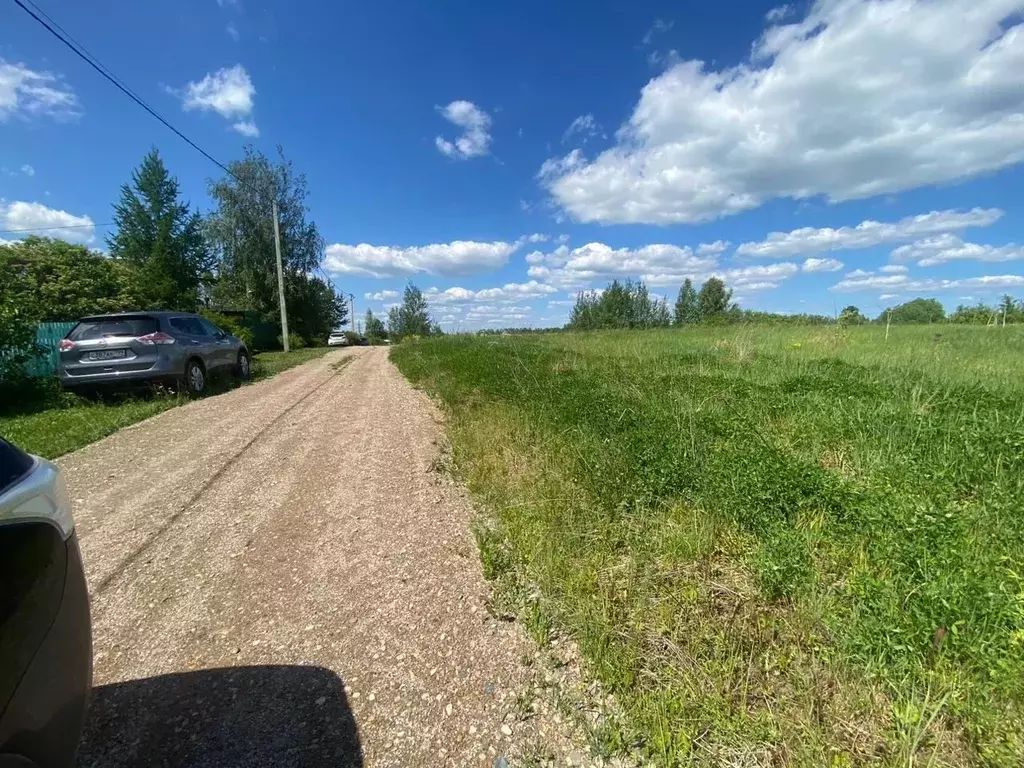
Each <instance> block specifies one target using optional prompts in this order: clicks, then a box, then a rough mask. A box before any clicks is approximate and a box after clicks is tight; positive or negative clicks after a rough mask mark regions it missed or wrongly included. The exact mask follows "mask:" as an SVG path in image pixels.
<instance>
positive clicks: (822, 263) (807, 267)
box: [803, 256, 843, 272]
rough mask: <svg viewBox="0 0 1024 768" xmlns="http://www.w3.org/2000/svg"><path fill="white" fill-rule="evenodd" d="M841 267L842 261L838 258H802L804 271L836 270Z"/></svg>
mask: <svg viewBox="0 0 1024 768" xmlns="http://www.w3.org/2000/svg"><path fill="white" fill-rule="evenodd" d="M842 268H843V262H841V261H840V260H839V259H818V258H815V257H813V256H812V257H810V258H809V259H804V266H803V270H804V272H838V271H839V270H840V269H842Z"/></svg>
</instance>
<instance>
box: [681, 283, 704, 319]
mask: <svg viewBox="0 0 1024 768" xmlns="http://www.w3.org/2000/svg"><path fill="white" fill-rule="evenodd" d="M698 319H700V318H699V317H698V312H697V291H696V290H694V287H693V281H692V280H690V278H686V280H684V281H683V286H682V287H681V288H680V289H679V297H678V298H677V299H676V314H675V321H676V325H684V324H686V323H695V322H697V320H698Z"/></svg>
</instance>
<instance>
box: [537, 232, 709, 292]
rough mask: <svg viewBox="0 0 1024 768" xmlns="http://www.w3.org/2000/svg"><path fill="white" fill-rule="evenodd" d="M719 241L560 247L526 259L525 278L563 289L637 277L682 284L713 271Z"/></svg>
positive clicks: (663, 282)
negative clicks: (684, 280)
mask: <svg viewBox="0 0 1024 768" xmlns="http://www.w3.org/2000/svg"><path fill="white" fill-rule="evenodd" d="M724 248H725V245H724V243H723V242H722V241H718V242H717V243H711V244H707V245H700V246H698V247H697V251H696V252H694V250H693V249H692V248H690V247H689V246H679V245H671V244H666V243H655V244H651V245H645V246H642V247H640V248H612V247H611V246H609V245H606V244H604V243H587V244H586V245H581V246H580V247H579V248H573V249H569V248H568V247H567V246H564V245H561V246H559V247H557V248H555V250H553V251H552V252H551V253H547V254H545V253H541V252H539V251H534V252H533V253H530V254H528V255H527V257H526V261H527V263H529V264H530V267H529V269H527V275H529V276H530V277H533V278H537V279H540V280H543V281H545V282H548V283H552V284H554V285H558V286H561V287H563V288H569V287H581V286H585V285H587V284H589V283H590V282H591V281H593V280H597V279H604V278H610V277H629V276H634V277H640V278H641V279H642V280H645V281H646V282H648V283H651V284H652V285H653V284H665V283H666V282H675V281H678V282H682V280H683V279H685V278H686V277H687V276H692V275H695V274H701V273H706V272H709V271H710V270H712V269H714V268H715V267H716V266H717V264H718V260H717V258H716V256H717V254H718V253H721V251H722V250H724Z"/></svg>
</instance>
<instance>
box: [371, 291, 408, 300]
mask: <svg viewBox="0 0 1024 768" xmlns="http://www.w3.org/2000/svg"><path fill="white" fill-rule="evenodd" d="M363 295H364V296H365V297H366V298H367V299H369V300H370V301H394V300H395V299H397V298H398V297H399V295H400V294H399V293H398V291H377V292H376V293H364V294H363Z"/></svg>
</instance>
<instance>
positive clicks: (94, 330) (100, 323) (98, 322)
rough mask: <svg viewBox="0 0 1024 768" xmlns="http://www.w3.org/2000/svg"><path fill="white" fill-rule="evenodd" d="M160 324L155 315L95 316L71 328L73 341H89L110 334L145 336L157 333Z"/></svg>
mask: <svg viewBox="0 0 1024 768" xmlns="http://www.w3.org/2000/svg"><path fill="white" fill-rule="evenodd" d="M158 330H160V324H159V323H158V322H157V320H156V318H155V317H145V316H139V317H93V318H86V319H85V320H82V321H81V322H80V323H79V324H78V325H76V326H75V327H74V328H72V329H71V333H69V334H68V338H69V339H70V340H71V341H89V340H90V339H103V338H107V337H108V336H145V335H146V334H148V333H156V332H157V331H158Z"/></svg>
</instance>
